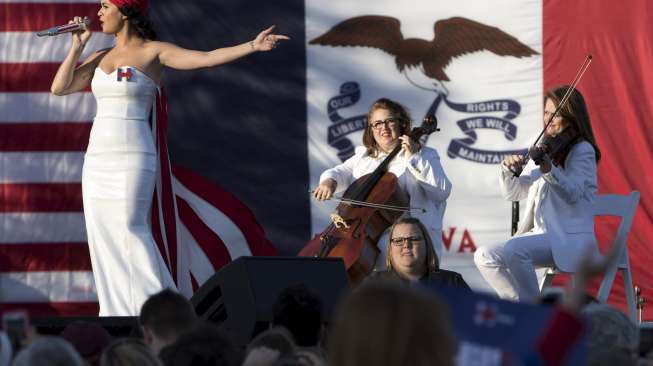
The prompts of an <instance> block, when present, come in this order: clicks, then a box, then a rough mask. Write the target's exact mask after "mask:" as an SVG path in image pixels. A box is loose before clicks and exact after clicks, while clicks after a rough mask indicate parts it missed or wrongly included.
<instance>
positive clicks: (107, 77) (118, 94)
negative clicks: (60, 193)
mask: <svg viewBox="0 0 653 366" xmlns="http://www.w3.org/2000/svg"><path fill="white" fill-rule="evenodd" d="M91 88H92V90H93V94H94V95H95V98H96V101H97V114H96V116H95V119H94V121H93V127H92V129H91V136H90V140H89V144H88V150H87V151H86V155H85V157H84V167H83V170H82V192H83V199H84V218H85V220H86V232H87V236H88V245H89V249H90V255H91V263H92V265H93V276H94V279H95V286H96V288H97V295H98V300H99V303H100V316H134V315H138V314H139V313H140V309H141V306H142V305H143V302H145V300H146V299H147V298H148V297H149V296H150V295H151V294H153V293H156V292H158V291H160V290H162V289H164V288H166V287H171V288H175V284H174V282H173V279H172V276H171V275H170V272H169V271H168V268H167V267H166V264H165V262H164V260H163V258H162V257H161V254H160V252H159V250H158V248H157V245H156V243H155V241H154V239H153V237H152V231H151V229H150V216H149V215H150V207H151V205H152V198H153V192H154V186H155V180H156V169H157V156H156V149H155V146H154V138H153V136H152V129H151V127H150V116H151V113H152V105H153V103H154V100H155V97H156V93H157V85H156V84H155V83H154V81H152V80H151V79H150V78H149V77H148V76H147V75H145V74H144V73H142V72H141V71H139V70H138V69H136V68H133V67H127V66H123V67H120V68H118V69H116V70H115V71H114V72H112V73H111V74H106V73H105V72H104V71H102V70H101V69H100V68H97V69H95V74H94V76H93V81H92V83H91Z"/></svg>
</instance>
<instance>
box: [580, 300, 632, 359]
mask: <svg viewBox="0 0 653 366" xmlns="http://www.w3.org/2000/svg"><path fill="white" fill-rule="evenodd" d="M581 314H582V315H584V316H586V317H588V318H589V320H590V331H589V339H588V352H587V365H588V366H603V365H605V366H607V365H620V366H630V365H633V366H634V365H636V364H637V350H638V346H639V330H638V329H637V326H636V325H635V324H634V323H633V322H632V321H630V319H628V317H627V316H626V315H625V314H624V313H622V312H621V311H619V310H617V309H615V308H613V307H611V306H609V305H606V304H590V305H588V306H586V307H584V308H583V309H582V310H581Z"/></svg>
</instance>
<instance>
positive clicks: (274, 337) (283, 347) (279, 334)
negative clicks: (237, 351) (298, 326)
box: [246, 327, 295, 356]
mask: <svg viewBox="0 0 653 366" xmlns="http://www.w3.org/2000/svg"><path fill="white" fill-rule="evenodd" d="M258 347H266V348H268V349H272V350H276V351H279V355H280V356H285V355H287V354H291V353H293V351H294V350H295V341H294V340H293V336H292V334H290V331H288V329H286V328H284V327H272V328H270V329H268V330H266V331H264V332H261V333H259V334H258V335H257V336H256V337H254V339H252V341H251V342H249V344H248V345H247V350H246V352H247V353H249V351H251V350H252V349H254V348H258Z"/></svg>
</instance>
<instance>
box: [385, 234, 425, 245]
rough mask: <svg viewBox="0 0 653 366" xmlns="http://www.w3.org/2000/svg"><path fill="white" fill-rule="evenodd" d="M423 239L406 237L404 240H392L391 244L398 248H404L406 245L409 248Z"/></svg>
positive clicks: (400, 238)
mask: <svg viewBox="0 0 653 366" xmlns="http://www.w3.org/2000/svg"><path fill="white" fill-rule="evenodd" d="M423 239H424V238H422V237H421V236H406V237H403V238H402V237H399V238H392V239H391V240H390V243H391V244H392V245H394V246H396V247H403V246H404V244H406V245H408V247H412V246H413V245H415V244H417V243H420V242H421V241H422V240H423Z"/></svg>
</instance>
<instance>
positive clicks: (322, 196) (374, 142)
mask: <svg viewBox="0 0 653 366" xmlns="http://www.w3.org/2000/svg"><path fill="white" fill-rule="evenodd" d="M367 121H368V123H367V128H366V129H365V132H364V133H363V145H364V146H359V147H358V148H356V152H355V154H354V156H352V157H351V158H349V159H347V160H346V161H345V162H344V163H342V164H340V165H337V166H335V167H333V168H331V169H327V170H326V171H324V173H322V175H321V176H320V184H319V185H318V187H317V188H316V189H315V190H314V192H313V196H314V198H315V199H317V200H319V201H323V200H327V199H329V198H331V197H332V196H333V194H334V193H336V192H342V191H344V190H345V189H346V188H347V187H349V185H350V184H351V183H352V182H353V181H355V180H356V179H358V178H359V177H361V176H363V175H366V174H369V173H371V172H373V171H374V170H375V169H376V168H377V167H378V166H379V164H381V162H382V161H383V160H384V159H385V157H386V156H387V155H388V154H389V153H390V152H391V151H392V150H393V149H394V148H395V147H396V146H397V145H398V144H401V146H402V152H401V153H400V154H399V155H397V156H396V157H395V158H394V159H393V160H392V161H391V162H390V165H389V166H388V171H389V172H391V173H393V174H394V175H396V176H397V178H398V182H399V186H400V187H401V188H402V189H403V190H405V191H406V193H408V195H409V196H410V206H414V207H420V208H424V211H419V212H414V213H413V214H412V215H413V216H415V217H417V218H418V219H420V220H421V221H422V222H423V223H424V224H425V225H426V227H427V228H428V231H429V234H430V235H431V237H432V238H433V247H434V248H433V249H434V250H435V252H436V253H437V256H438V258H441V257H442V250H443V249H442V234H441V230H442V218H443V216H444V211H445V208H446V205H447V203H446V200H447V198H448V197H449V194H450V193H451V182H450V181H449V179H448V178H447V176H446V174H445V173H444V170H443V169H442V165H441V164H440V156H439V155H438V152H437V151H436V150H435V149H432V148H429V147H426V146H421V144H420V143H419V142H417V141H413V140H411V139H410V138H409V136H408V135H407V134H408V132H409V131H410V128H411V117H410V114H409V112H408V110H407V109H406V108H405V107H404V106H403V105H401V104H399V103H397V102H395V101H392V100H390V99H386V98H382V99H379V100H377V101H376V102H374V103H373V104H372V106H371V107H370V109H369V111H368V113H367ZM387 240H388V238H387V232H386V233H385V234H384V235H383V236H382V237H381V239H379V242H380V243H387ZM377 247H378V249H379V250H380V251H381V253H380V255H379V256H378V258H377V261H376V264H375V267H374V269H376V270H384V269H385V260H384V259H385V258H386V255H387V253H386V251H387V248H386V246H385V245H378V246H377ZM379 258H380V259H379Z"/></svg>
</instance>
